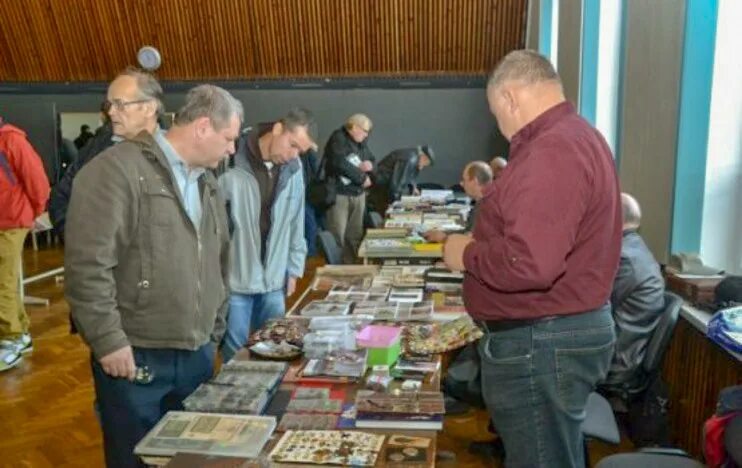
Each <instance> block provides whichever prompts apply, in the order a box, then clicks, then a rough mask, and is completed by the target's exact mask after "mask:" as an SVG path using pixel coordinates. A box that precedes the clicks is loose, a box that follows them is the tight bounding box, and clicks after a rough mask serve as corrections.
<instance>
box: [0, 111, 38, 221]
mask: <svg viewBox="0 0 742 468" xmlns="http://www.w3.org/2000/svg"><path fill="white" fill-rule="evenodd" d="M48 199H49V179H47V177H46V172H44V165H43V164H42V163H41V158H40V157H39V155H38V154H37V153H36V151H35V150H34V149H33V147H32V146H31V144H30V143H29V142H28V140H27V139H26V134H25V133H24V132H23V131H22V130H20V129H19V128H17V127H14V126H12V125H9V124H4V125H2V126H0V229H13V228H30V227H31V226H32V225H33V221H34V219H36V217H37V216H38V215H40V214H41V213H43V212H44V211H45V210H46V202H47V200H48Z"/></svg>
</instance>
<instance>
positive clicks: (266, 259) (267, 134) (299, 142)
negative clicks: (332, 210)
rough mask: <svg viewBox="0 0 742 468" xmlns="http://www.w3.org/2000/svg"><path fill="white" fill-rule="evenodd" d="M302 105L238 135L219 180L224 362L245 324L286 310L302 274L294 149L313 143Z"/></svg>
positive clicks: (253, 325)
mask: <svg viewBox="0 0 742 468" xmlns="http://www.w3.org/2000/svg"><path fill="white" fill-rule="evenodd" d="M313 120H314V118H313V117H312V114H311V113H310V112H309V111H307V110H306V109H301V108H295V109H291V110H290V111H289V112H288V113H287V114H286V115H285V116H283V117H282V118H281V119H280V120H278V121H276V122H269V123H265V124H260V125H257V126H255V127H252V128H251V129H249V130H247V131H246V132H245V133H244V134H243V136H242V137H241V138H240V140H239V143H238V145H237V152H236V153H235V155H234V157H233V158H231V161H230V168H229V169H228V170H227V172H226V173H225V174H224V175H222V176H221V177H220V178H219V185H220V186H221V188H222V190H223V193H224V196H225V197H226V199H227V203H228V206H229V216H230V219H231V220H232V226H233V233H232V245H231V248H232V254H231V258H232V272H231V274H230V277H229V280H230V288H231V296H230V298H229V315H228V319H227V331H226V333H225V335H224V342H223V343H222V346H221V351H222V357H223V359H224V361H225V362H227V361H229V360H230V359H232V357H233V356H234V355H235V353H236V352H237V351H238V350H239V349H240V348H242V347H243V346H244V345H245V343H246V342H247V337H248V336H249V334H250V332H251V331H252V330H256V329H259V328H261V327H262V326H263V325H264V324H265V322H266V321H268V320H270V319H272V318H276V317H281V316H283V315H284V312H285V311H286V301H285V297H286V296H291V295H292V294H293V293H294V291H295V290H296V280H297V279H298V278H300V277H301V276H303V275H304V261H305V260H306V256H307V244H306V241H305V240H304V177H303V175H302V166H301V161H300V160H299V155H300V154H301V153H304V152H306V151H308V150H310V149H311V148H313V147H314V141H312V138H311V136H310V131H309V129H310V127H311V126H312V124H313Z"/></svg>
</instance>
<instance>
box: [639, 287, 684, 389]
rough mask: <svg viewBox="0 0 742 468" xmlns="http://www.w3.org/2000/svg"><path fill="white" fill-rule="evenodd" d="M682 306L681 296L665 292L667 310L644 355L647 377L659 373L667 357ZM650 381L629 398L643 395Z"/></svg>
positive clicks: (643, 364)
mask: <svg viewBox="0 0 742 468" xmlns="http://www.w3.org/2000/svg"><path fill="white" fill-rule="evenodd" d="M682 305H683V299H682V298H681V297H680V296H678V295H676V294H673V293H671V292H668V291H665V310H664V312H663V313H662V315H660V321H659V322H658V323H657V328H655V329H654V334H652V338H651V339H650V340H649V343H647V351H646V353H645V354H644V361H643V362H642V369H643V370H644V373H645V375H647V376H653V375H655V374H656V373H658V372H659V370H660V366H661V365H662V359H663V358H664V357H665V351H667V345H669V344H670V338H672V333H673V331H674V330H675V324H676V323H677V322H678V316H679V315H680V306H682ZM650 381H651V379H645V383H644V385H642V386H641V387H639V388H636V389H631V390H629V391H628V394H629V395H628V396H629V397H633V396H636V395H640V394H641V393H643V392H644V390H646V389H647V386H649V383H650Z"/></svg>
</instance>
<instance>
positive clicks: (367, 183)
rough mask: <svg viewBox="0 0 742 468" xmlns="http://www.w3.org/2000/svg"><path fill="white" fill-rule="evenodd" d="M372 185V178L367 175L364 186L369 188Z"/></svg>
mask: <svg viewBox="0 0 742 468" xmlns="http://www.w3.org/2000/svg"><path fill="white" fill-rule="evenodd" d="M369 187H371V178H370V177H368V176H366V179H365V180H364V181H363V188H369Z"/></svg>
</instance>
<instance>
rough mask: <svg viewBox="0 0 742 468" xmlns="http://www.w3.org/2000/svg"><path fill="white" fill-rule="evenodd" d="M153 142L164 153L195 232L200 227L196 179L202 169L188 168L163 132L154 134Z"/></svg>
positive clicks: (199, 205)
mask: <svg viewBox="0 0 742 468" xmlns="http://www.w3.org/2000/svg"><path fill="white" fill-rule="evenodd" d="M154 137H155V141H156V142H157V144H158V145H159V146H160V149H161V150H162V152H163V153H165V158H166V159H167V162H168V164H170V169H171V170H172V171H173V175H174V176H175V182H176V184H177V186H178V190H180V196H181V197H182V199H183V203H184V204H185V210H186V213H188V217H189V218H191V222H192V223H193V226H194V227H195V228H196V232H198V231H199V228H200V227H201V212H202V208H201V192H200V191H199V189H198V178H199V177H201V174H203V173H204V172H205V169H204V168H200V167H199V168H189V167H188V165H187V164H186V163H185V161H183V159H182V158H181V157H180V155H179V154H178V153H177V152H176V151H175V148H173V145H171V144H170V142H169V141H168V140H167V138H165V132H162V131H160V132H155V135H154Z"/></svg>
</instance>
